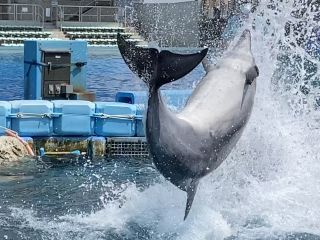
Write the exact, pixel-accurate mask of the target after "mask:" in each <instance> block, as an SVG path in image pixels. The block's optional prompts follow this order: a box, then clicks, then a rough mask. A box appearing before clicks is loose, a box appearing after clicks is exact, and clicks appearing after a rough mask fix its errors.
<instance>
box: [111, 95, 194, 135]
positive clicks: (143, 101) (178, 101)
mask: <svg viewBox="0 0 320 240" xmlns="http://www.w3.org/2000/svg"><path fill="white" fill-rule="evenodd" d="M161 93H162V95H163V96H164V99H165V101H166V103H167V104H168V105H169V106H170V107H171V108H173V109H174V110H175V111H178V110H180V109H181V108H183V107H184V106H185V104H186V102H187V100H188V98H189V96H190V95H191V93H192V89H187V90H162V91H161ZM115 100H116V102H123V103H129V104H135V105H136V106H137V117H136V136H138V137H144V136H145V126H144V116H145V110H146V109H147V108H146V106H147V104H148V94H147V92H146V91H120V92H118V93H117V94H116V99H115Z"/></svg>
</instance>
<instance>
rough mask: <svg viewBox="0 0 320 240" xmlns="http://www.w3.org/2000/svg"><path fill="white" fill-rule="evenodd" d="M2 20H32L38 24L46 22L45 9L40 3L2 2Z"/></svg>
mask: <svg viewBox="0 0 320 240" xmlns="http://www.w3.org/2000/svg"><path fill="white" fill-rule="evenodd" d="M0 20H6V21H15V22H23V21H32V22H34V23H35V24H36V25H41V26H43V24H44V9H43V7H42V6H40V5H38V4H6V3H0Z"/></svg>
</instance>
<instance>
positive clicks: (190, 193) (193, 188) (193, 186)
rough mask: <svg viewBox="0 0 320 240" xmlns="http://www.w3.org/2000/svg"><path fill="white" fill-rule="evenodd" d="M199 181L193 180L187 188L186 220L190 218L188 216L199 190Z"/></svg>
mask: <svg viewBox="0 0 320 240" xmlns="http://www.w3.org/2000/svg"><path fill="white" fill-rule="evenodd" d="M198 183H199V181H198V180H192V181H191V183H190V184H189V185H188V186H187V205H186V210H185V213H184V219H183V220H186V219H187V217H188V214H189V212H190V209H191V206H192V203H193V199H194V196H195V195H196V192H197V188H198Z"/></svg>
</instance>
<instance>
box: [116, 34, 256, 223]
mask: <svg viewBox="0 0 320 240" xmlns="http://www.w3.org/2000/svg"><path fill="white" fill-rule="evenodd" d="M118 45H119V50H120V52H121V54H122V57H123V58H124V60H125V62H126V63H127V64H128V66H129V68H130V69H131V70H132V71H134V72H136V73H137V74H138V75H139V77H140V78H142V79H143V80H144V81H145V82H146V83H147V84H148V86H149V99H148V109H147V118H146V137H147V141H148V144H149V147H150V152H151V154H152V157H153V162H154V164H155V166H156V168H157V169H158V171H159V172H160V173H161V174H162V175H163V176H164V177H165V178H166V179H168V180H169V181H170V182H171V183H173V184H174V185H176V186H177V187H179V188H180V189H181V190H183V191H186V192H187V204H186V209H185V216H184V219H186V218H187V216H188V213H189V211H190V209H191V205H192V202H193V199H194V196H195V193H196V190H197V186H198V183H199V180H200V179H201V178H202V177H204V176H206V175H207V174H209V173H210V172H212V171H213V170H214V169H216V168H217V167H218V166H219V165H220V164H221V163H222V161H223V160H224V159H225V158H226V157H227V156H228V154H229V153H230V152H231V150H232V148H233V147H234V145H235V144H236V142H237V141H238V139H239V138H240V135H241V133H242V131H243V129H244V127H245V125H246V123H247V121H248V119H249V116H250V113H251V109H252V106H253V102H254V95H255V89H256V81H255V79H256V78H257V77H258V75H259V71H258V68H257V66H256V64H255V61H254V58H253V56H252V53H251V34H250V31H249V30H245V31H244V32H243V34H242V35H241V37H240V39H239V40H238V42H237V44H236V45H235V46H234V47H233V48H232V49H231V50H230V51H228V52H227V53H226V54H225V55H224V57H223V58H222V60H221V61H220V62H219V63H218V64H216V65H215V66H213V65H209V64H204V67H205V69H206V71H207V74H206V75H205V76H204V78H203V79H202V80H201V82H200V83H199V84H198V86H197V87H196V88H195V90H194V91H193V93H192V95H191V96H190V98H189V99H188V102H187V104H186V106H185V107H184V109H183V110H182V111H181V112H180V113H177V114H176V113H173V112H172V111H170V110H169V109H168V108H167V106H166V105H165V104H164V103H163V100H162V97H161V94H160V91H159V88H160V87H161V86H162V85H164V84H166V83H168V82H171V81H174V80H176V79H178V78H180V77H182V76H183V75H185V74H186V73H188V72H190V71H191V70H192V69H193V68H194V67H195V66H196V65H198V63H200V61H201V60H202V59H203V58H204V57H205V55H206V53H207V50H203V51H202V52H200V53H196V54H190V55H178V54H173V53H171V52H168V51H161V52H159V51H158V50H156V49H152V48H139V47H136V46H134V45H132V44H131V43H127V42H125V40H124V39H123V38H122V37H121V36H118Z"/></svg>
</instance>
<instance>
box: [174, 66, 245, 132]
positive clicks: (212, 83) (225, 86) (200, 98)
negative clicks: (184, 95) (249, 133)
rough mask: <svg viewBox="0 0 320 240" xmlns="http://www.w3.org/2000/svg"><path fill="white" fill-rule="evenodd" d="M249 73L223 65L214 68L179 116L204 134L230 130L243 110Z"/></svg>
mask: <svg viewBox="0 0 320 240" xmlns="http://www.w3.org/2000/svg"><path fill="white" fill-rule="evenodd" d="M244 84H245V75H244V74H241V73H240V72H238V71H235V70H232V69H228V68H219V69H215V70H213V71H210V72H209V73H208V74H207V75H206V76H205V77H204V79H203V80H202V81H201V83H200V84H199V85H198V86H197V88H196V89H195V91H194V92H193V94H192V95H191V96H190V99H189V100H188V102H187V105H186V106H185V108H184V109H183V111H182V112H181V113H180V114H178V117H179V118H181V119H184V120H185V121H188V122H189V123H190V124H191V125H192V126H193V128H194V129H195V130H197V131H200V132H202V133H205V132H209V131H213V132H214V131H215V130H216V128H217V127H219V132H221V131H223V130H224V129H225V130H227V129H230V127H231V125H233V124H235V123H234V120H235V119H236V116H237V115H239V114H240V111H241V101H242V97H243V89H244Z"/></svg>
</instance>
